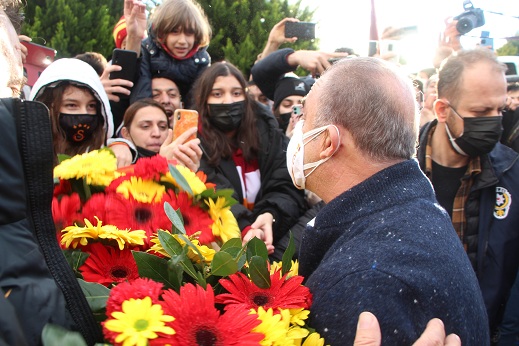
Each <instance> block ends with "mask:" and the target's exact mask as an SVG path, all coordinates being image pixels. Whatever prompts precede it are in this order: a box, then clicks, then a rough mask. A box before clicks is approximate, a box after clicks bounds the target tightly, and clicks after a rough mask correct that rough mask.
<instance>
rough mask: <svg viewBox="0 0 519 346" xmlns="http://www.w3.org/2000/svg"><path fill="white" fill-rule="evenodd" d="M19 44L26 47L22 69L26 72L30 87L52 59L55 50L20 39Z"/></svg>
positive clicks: (54, 55)
mask: <svg viewBox="0 0 519 346" xmlns="http://www.w3.org/2000/svg"><path fill="white" fill-rule="evenodd" d="M21 44H23V45H24V46H25V47H26V48H27V59H26V61H25V64H23V69H24V71H25V72H26V73H27V85H28V86H31V87H32V86H33V85H34V83H36V80H37V79H38V77H39V76H40V75H41V73H42V72H43V70H45V68H47V66H49V65H50V64H51V63H52V62H53V61H54V58H55V57H56V50H55V49H54V48H50V47H45V46H42V45H39V44H36V43H32V42H26V41H21Z"/></svg>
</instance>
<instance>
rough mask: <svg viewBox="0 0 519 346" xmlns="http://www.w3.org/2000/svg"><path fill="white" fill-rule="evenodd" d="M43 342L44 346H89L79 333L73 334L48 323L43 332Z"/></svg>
mask: <svg viewBox="0 0 519 346" xmlns="http://www.w3.org/2000/svg"><path fill="white" fill-rule="evenodd" d="M41 341H42V343H43V345H44V346H52V345H62V346H87V343H86V342H85V339H83V336H81V334H80V333H79V332H72V331H70V330H67V329H65V328H63V327H61V326H58V325H56V324H50V323H47V324H46V325H45V326H44V327H43V330H42V332H41Z"/></svg>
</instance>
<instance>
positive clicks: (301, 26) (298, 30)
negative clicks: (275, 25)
mask: <svg viewBox="0 0 519 346" xmlns="http://www.w3.org/2000/svg"><path fill="white" fill-rule="evenodd" d="M285 37H288V38H290V37H297V38H298V39H300V40H313V39H315V23H310V22H285Z"/></svg>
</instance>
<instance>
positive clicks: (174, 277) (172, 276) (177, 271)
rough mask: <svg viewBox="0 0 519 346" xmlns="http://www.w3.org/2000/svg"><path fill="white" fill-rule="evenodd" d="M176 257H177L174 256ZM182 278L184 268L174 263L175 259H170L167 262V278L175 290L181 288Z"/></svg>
mask: <svg viewBox="0 0 519 346" xmlns="http://www.w3.org/2000/svg"><path fill="white" fill-rule="evenodd" d="M175 257H178V256H175ZM183 277H184V268H183V266H182V264H180V263H178V262H177V261H175V258H172V259H170V260H169V261H168V278H169V281H171V282H172V283H173V284H174V286H173V287H175V290H177V288H178V289H180V286H182V279H183Z"/></svg>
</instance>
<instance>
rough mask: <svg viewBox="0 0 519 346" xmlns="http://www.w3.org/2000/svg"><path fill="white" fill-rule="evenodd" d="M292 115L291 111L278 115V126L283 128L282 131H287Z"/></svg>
mask: <svg viewBox="0 0 519 346" xmlns="http://www.w3.org/2000/svg"><path fill="white" fill-rule="evenodd" d="M291 117H292V112H289V113H283V114H280V115H279V117H278V123H279V128H280V129H281V130H283V132H286V131H287V127H288V124H290V118H291Z"/></svg>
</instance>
